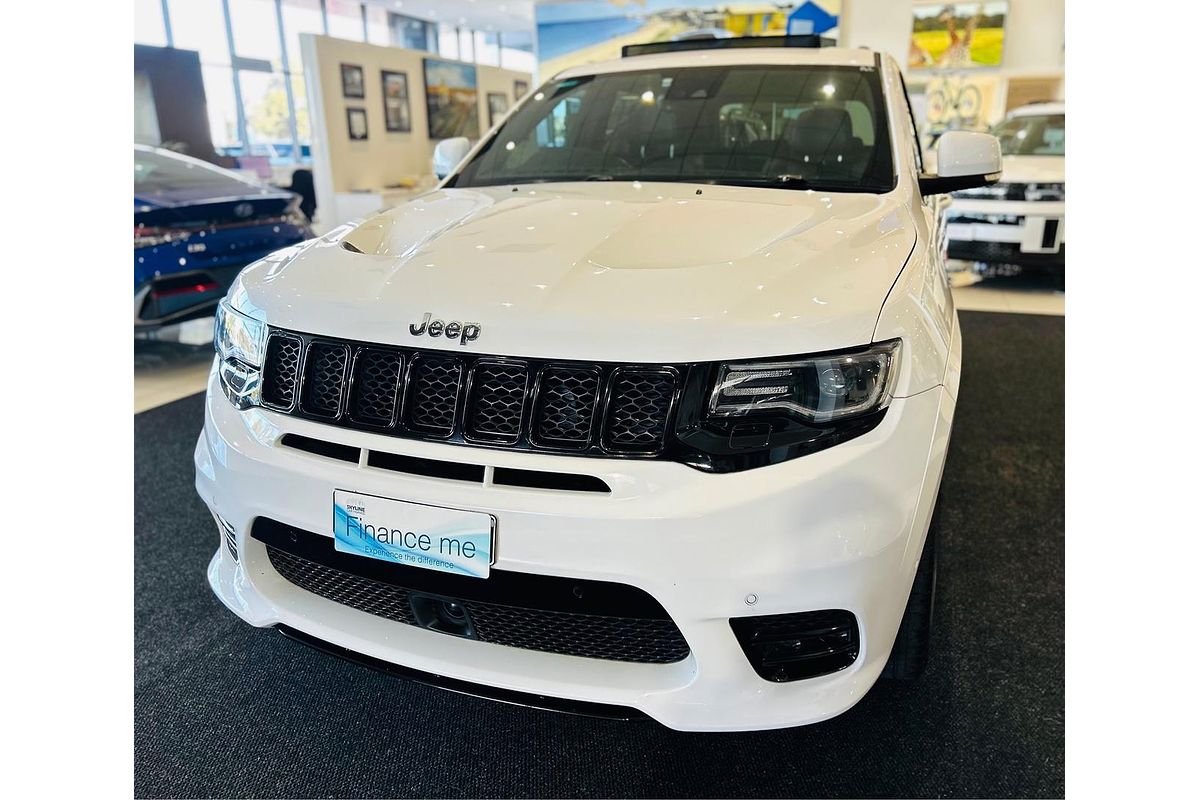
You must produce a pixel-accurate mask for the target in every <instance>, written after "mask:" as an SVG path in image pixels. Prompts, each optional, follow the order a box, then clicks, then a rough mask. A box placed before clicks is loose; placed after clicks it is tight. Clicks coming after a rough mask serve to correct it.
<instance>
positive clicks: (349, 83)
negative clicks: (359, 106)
mask: <svg viewBox="0 0 1200 800" xmlns="http://www.w3.org/2000/svg"><path fill="white" fill-rule="evenodd" d="M341 66H342V97H366V96H367V94H366V86H364V85H363V68H362V67H360V66H358V65H357V64H342V65H341Z"/></svg>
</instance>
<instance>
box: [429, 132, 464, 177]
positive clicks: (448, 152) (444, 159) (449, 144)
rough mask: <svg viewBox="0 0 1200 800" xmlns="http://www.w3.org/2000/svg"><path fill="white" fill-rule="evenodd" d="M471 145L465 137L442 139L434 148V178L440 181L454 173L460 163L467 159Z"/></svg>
mask: <svg viewBox="0 0 1200 800" xmlns="http://www.w3.org/2000/svg"><path fill="white" fill-rule="evenodd" d="M470 150H471V143H470V142H468V141H467V137H465V136H455V137H454V138H453V139H442V140H441V141H440V142H438V143H437V147H435V148H433V176H434V177H435V178H437V179H438V180H439V181H440V180H441V179H442V178H444V177H446V176H447V175H449V174H450V173H451V172H453V171H454V168H455V167H457V166H458V163H459V162H460V161H462V160H463V159H464V158H466V157H467V153H468V152H470Z"/></svg>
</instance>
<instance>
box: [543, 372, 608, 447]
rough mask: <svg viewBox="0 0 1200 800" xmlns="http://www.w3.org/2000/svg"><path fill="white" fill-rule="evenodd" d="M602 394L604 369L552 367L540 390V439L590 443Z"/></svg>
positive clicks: (568, 443)
mask: <svg viewBox="0 0 1200 800" xmlns="http://www.w3.org/2000/svg"><path fill="white" fill-rule="evenodd" d="M599 396H600V371H599V370H596V369H578V368H573V367H558V366H555V367H549V368H547V369H546V371H545V372H544V373H543V374H542V382H541V389H540V392H539V394H538V409H537V415H536V416H537V419H538V426H537V439H538V441H539V443H540V444H545V445H550V446H560V447H573V448H583V447H587V445H588V443H589V442H590V441H591V438H592V420H593V418H594V416H595V411H596V400H597V399H598V398H599Z"/></svg>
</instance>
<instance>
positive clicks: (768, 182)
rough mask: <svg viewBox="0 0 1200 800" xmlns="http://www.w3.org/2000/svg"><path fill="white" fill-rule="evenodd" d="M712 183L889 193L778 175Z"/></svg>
mask: <svg viewBox="0 0 1200 800" xmlns="http://www.w3.org/2000/svg"><path fill="white" fill-rule="evenodd" d="M710 183H715V184H720V185H724V186H761V187H767V188H772V189H799V190H801V191H804V190H812V191H816V192H863V193H878V192H880V191H887V190H886V189H881V188H880V187H878V186H870V185H867V184H862V183H850V182H847V181H823V180H809V179H808V178H805V177H803V176H801V175H776V176H775V177H774V178H714V179H712V181H710Z"/></svg>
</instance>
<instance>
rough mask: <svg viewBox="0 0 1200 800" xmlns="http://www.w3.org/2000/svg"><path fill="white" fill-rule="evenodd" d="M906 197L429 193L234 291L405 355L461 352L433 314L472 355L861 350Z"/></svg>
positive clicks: (901, 229) (624, 186) (899, 243)
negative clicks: (463, 328)
mask: <svg viewBox="0 0 1200 800" xmlns="http://www.w3.org/2000/svg"><path fill="white" fill-rule="evenodd" d="M906 203H907V199H906V197H905V196H903V194H902V193H901V192H893V193H891V194H887V195H871V194H836V193H822V192H816V191H795V190H779V189H757V188H743V187H727V186H704V187H697V186H696V185H695V184H671V183H644V184H643V183H563V184H553V185H550V184H539V185H534V186H522V187H517V188H514V187H511V186H508V187H497V188H489V189H482V190H477V189H447V190H439V191H433V192H431V193H429V194H426V195H423V196H421V197H419V198H417V199H414V200H413V201H411V202H409V203H406V204H405V205H402V206H399V207H397V208H394V209H391V210H389V211H386V212H384V213H381V214H378V215H376V216H373V217H371V218H369V219H366V220H364V221H363V222H361V223H360V224H358V225H357V226H355V227H354V228H353V229H352V230H350V231H349V232H346V231H344V230H343V231H335V232H334V233H333V234H331V235H329V236H327V237H325V238H323V239H320V240H317V241H315V242H314V243H312V244H311V245H309V246H307V247H304V248H302V249H300V250H299V251H298V252H294V253H291V254H288V255H287V256H286V257H279V258H273V259H267V260H264V261H262V262H259V263H257V264H255V265H252V266H251V267H249V268H247V269H246V270H245V271H244V272H243V274H242V276H241V278H240V280H239V283H238V284H237V285H235V287H234V289H233V295H232V296H233V299H234V301H235V303H236V304H238V305H240V306H241V307H242V308H243V309H244V310H249V311H250V312H251V313H255V314H256V315H257V316H260V317H261V318H264V319H266V321H267V322H268V323H270V324H272V325H275V326H278V327H283V328H288V329H292V330H298V331H303V332H306V333H316V334H324V335H329V336H337V337H344V338H349V339H357V340H363V341H371V342H379V343H388V344H396V345H405V346H410V347H422V348H439V349H452V348H453V349H458V348H461V347H464V345H462V344H460V343H459V342H457V341H447V339H446V338H445V337H438V338H430V337H429V336H428V335H422V336H413V335H411V334H410V331H409V325H410V323H416V324H419V323H420V321H421V319H422V318H423V316H424V315H425V314H426V313H427V312H429V313H430V314H432V317H433V318H435V319H442V320H445V321H447V322H450V321H460V322H463V323H468V322H470V323H475V324H477V325H479V326H480V328H481V333H480V335H479V337H478V339H477V340H475V341H473V342H470V343H469V344H468V345H465V346H466V347H469V348H470V350H471V351H472V352H480V353H496V354H506V355H515V356H530V357H542V358H572V359H576V358H579V359H589V360H599V361H654V362H686V361H700V360H712V359H723V358H740V357H752V356H769V355H785V354H792V353H806V352H817V351H822V350H832V349H837V348H842V347H849V346H854V345H860V344H865V343H868V342H870V341H871V337H872V334H873V332H874V328H875V323H876V320H877V318H878V316H879V311H880V308H881V306H882V304H883V301H884V299H885V298H886V296H887V294H888V291H889V290H890V288H891V286H892V284H893V283H894V282H895V279H896V277H897V275H898V273H899V271H900V270H901V269H902V268H903V266H904V263H905V261H906V260H907V258H908V256H909V255H910V253H911V252H912V248H913V243H914V240H915V232H914V228H913V223H912V215H911V210H910V209H909V208H908V207H907V205H906ZM355 250H357V251H361V252H354V251H355Z"/></svg>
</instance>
